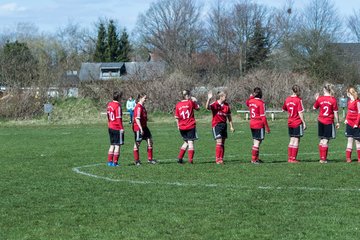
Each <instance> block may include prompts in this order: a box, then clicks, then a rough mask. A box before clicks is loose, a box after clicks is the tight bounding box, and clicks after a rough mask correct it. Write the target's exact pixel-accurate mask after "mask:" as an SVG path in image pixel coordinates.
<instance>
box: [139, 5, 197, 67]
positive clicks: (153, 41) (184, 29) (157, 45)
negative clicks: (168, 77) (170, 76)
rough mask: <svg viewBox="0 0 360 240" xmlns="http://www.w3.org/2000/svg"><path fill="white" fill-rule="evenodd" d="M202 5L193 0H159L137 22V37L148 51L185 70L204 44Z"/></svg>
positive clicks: (172, 65) (170, 64)
mask: <svg viewBox="0 0 360 240" xmlns="http://www.w3.org/2000/svg"><path fill="white" fill-rule="evenodd" d="M200 25H201V22H200V7H198V6H196V4H195V1H194V0H177V1H173V0H158V1H156V2H154V3H152V4H151V5H150V8H149V9H148V10H147V11H146V13H145V14H140V15H139V17H138V21H137V29H136V32H138V37H139V38H140V41H141V44H142V45H143V46H145V47H146V48H147V49H148V50H149V51H152V52H158V53H159V54H160V56H161V57H162V58H163V59H164V60H165V61H166V62H167V63H168V64H169V66H171V67H173V68H175V69H186V68H188V66H189V65H191V63H192V57H193V55H194V54H195V53H196V52H197V51H198V50H199V48H200V47H201V44H202V43H203V42H202V38H201V33H202V32H203V31H202V28H201V26H200Z"/></svg>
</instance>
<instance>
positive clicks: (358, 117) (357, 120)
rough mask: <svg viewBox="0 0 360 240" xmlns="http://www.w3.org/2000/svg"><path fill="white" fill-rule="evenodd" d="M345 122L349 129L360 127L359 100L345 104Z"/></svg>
mask: <svg viewBox="0 0 360 240" xmlns="http://www.w3.org/2000/svg"><path fill="white" fill-rule="evenodd" d="M346 121H347V124H349V125H350V126H351V127H354V126H355V125H356V126H358V127H359V125H360V100H358V99H357V100H354V101H352V100H349V101H348V103H347V114H346Z"/></svg>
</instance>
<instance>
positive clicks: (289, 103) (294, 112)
mask: <svg viewBox="0 0 360 240" xmlns="http://www.w3.org/2000/svg"><path fill="white" fill-rule="evenodd" d="M282 109H283V110H284V111H287V112H288V126H289V127H291V128H296V127H298V126H300V125H301V124H302V120H301V118H300V115H299V113H301V112H304V106H303V104H302V100H301V98H300V97H298V96H289V97H287V98H286V100H285V102H284V105H283V107H282Z"/></svg>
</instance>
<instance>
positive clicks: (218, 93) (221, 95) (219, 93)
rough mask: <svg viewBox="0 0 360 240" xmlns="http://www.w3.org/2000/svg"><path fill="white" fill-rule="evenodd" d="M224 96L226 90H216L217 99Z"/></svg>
mask: <svg viewBox="0 0 360 240" xmlns="http://www.w3.org/2000/svg"><path fill="white" fill-rule="evenodd" d="M224 96H226V92H225V91H218V92H217V95H216V98H217V99H220V98H221V97H224Z"/></svg>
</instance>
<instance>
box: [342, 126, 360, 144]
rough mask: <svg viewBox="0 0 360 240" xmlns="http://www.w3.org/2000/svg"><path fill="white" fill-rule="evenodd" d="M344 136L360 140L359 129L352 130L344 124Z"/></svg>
mask: <svg viewBox="0 0 360 240" xmlns="http://www.w3.org/2000/svg"><path fill="white" fill-rule="evenodd" d="M345 136H346V137H352V138H354V139H356V140H360V128H353V127H351V126H350V125H349V124H346V130H345Z"/></svg>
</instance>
